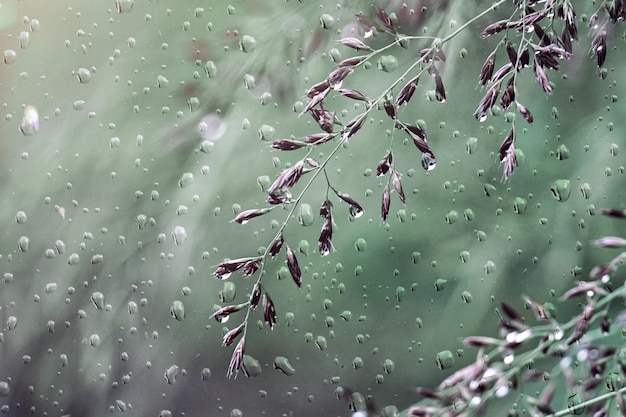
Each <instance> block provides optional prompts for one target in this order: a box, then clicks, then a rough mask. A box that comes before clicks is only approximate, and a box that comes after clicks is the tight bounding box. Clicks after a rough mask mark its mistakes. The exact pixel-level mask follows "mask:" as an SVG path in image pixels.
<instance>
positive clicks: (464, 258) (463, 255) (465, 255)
mask: <svg viewBox="0 0 626 417" xmlns="http://www.w3.org/2000/svg"><path fill="white" fill-rule="evenodd" d="M459 256H460V258H461V262H463V263H467V262H469V260H470V253H469V251H467V250H464V251H462V252H461V254H460V255H459Z"/></svg>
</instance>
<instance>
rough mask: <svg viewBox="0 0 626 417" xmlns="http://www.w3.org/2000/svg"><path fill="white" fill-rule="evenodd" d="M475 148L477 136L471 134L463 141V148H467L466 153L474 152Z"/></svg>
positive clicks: (476, 146)
mask: <svg viewBox="0 0 626 417" xmlns="http://www.w3.org/2000/svg"><path fill="white" fill-rule="evenodd" d="M476 148H478V138H475V137H473V136H472V137H470V138H468V139H467V141H466V142H465V149H466V150H467V153H468V154H470V155H471V154H473V153H476Z"/></svg>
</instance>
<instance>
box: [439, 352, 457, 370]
mask: <svg viewBox="0 0 626 417" xmlns="http://www.w3.org/2000/svg"><path fill="white" fill-rule="evenodd" d="M435 363H436V364H437V367H438V368H439V369H441V370H444V369H448V368H450V367H451V366H452V365H454V355H453V354H452V352H451V351H449V350H442V351H441V352H439V353H437V355H436V356H435Z"/></svg>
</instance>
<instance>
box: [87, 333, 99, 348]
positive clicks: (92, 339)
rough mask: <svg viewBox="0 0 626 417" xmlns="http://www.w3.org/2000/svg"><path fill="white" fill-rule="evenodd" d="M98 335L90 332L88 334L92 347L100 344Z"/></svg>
mask: <svg viewBox="0 0 626 417" xmlns="http://www.w3.org/2000/svg"><path fill="white" fill-rule="evenodd" d="M100 342H101V340H100V336H98V335H97V334H92V335H91V336H89V344H90V345H91V346H93V347H98V346H100Z"/></svg>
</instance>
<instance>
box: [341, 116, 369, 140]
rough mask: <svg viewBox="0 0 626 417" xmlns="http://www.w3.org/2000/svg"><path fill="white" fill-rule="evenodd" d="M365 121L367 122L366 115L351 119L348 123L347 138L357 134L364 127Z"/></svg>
mask: <svg viewBox="0 0 626 417" xmlns="http://www.w3.org/2000/svg"><path fill="white" fill-rule="evenodd" d="M363 123H365V117H363V116H356V117H355V118H354V119H352V120H350V121H349V122H348V124H347V125H346V129H347V130H346V131H347V133H345V138H346V139H350V138H351V137H352V136H354V135H355V134H356V132H358V131H359V130H361V128H362V127H363Z"/></svg>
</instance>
